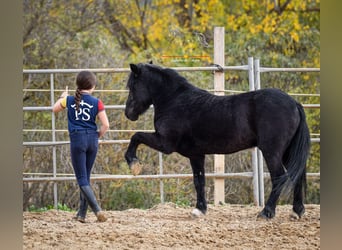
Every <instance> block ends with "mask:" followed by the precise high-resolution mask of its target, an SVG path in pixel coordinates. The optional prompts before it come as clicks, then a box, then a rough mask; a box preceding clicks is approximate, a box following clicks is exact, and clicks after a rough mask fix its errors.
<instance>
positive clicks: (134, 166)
mask: <svg viewBox="0 0 342 250" xmlns="http://www.w3.org/2000/svg"><path fill="white" fill-rule="evenodd" d="M129 167H130V169H131V172H132V174H133V175H134V176H135V175H138V174H140V173H141V170H142V164H141V163H140V162H139V160H138V159H136V160H133V161H132V162H131V164H129Z"/></svg>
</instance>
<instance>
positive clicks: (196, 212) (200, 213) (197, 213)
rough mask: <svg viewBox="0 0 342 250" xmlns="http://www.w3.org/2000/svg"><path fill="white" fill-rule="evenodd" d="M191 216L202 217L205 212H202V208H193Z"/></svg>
mask: <svg viewBox="0 0 342 250" xmlns="http://www.w3.org/2000/svg"><path fill="white" fill-rule="evenodd" d="M191 216H192V217H193V218H199V217H201V216H204V213H202V211H201V210H199V209H197V208H195V209H194V210H192V212H191Z"/></svg>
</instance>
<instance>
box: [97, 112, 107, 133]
mask: <svg viewBox="0 0 342 250" xmlns="http://www.w3.org/2000/svg"><path fill="white" fill-rule="evenodd" d="M97 116H98V118H99V119H100V122H101V127H100V131H99V137H101V136H103V135H104V134H105V133H106V132H107V130H108V129H109V121H108V117H107V113H106V111H105V110H102V111H100V112H99V113H98V114H97Z"/></svg>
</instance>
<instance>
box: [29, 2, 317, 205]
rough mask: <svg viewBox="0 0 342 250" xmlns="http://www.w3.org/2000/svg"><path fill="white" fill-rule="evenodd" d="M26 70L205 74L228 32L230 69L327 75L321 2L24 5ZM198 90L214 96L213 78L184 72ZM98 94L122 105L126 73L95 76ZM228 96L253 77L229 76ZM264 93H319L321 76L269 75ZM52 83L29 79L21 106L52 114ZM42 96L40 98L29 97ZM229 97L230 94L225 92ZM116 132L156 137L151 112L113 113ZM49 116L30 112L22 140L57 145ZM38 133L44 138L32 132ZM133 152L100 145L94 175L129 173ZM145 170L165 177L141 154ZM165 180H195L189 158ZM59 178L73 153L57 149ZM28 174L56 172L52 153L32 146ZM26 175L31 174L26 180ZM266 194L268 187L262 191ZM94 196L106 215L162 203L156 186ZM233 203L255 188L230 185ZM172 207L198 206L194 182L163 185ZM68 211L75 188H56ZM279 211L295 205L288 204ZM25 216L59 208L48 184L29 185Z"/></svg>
mask: <svg viewBox="0 0 342 250" xmlns="http://www.w3.org/2000/svg"><path fill="white" fill-rule="evenodd" d="M23 10H24V16H23V52H24V53H23V55H24V57H23V68H24V69H55V68H58V69H67V68H76V69H78V68H118V67H128V65H129V63H131V62H147V61H149V60H151V59H152V60H153V62H154V63H155V64H160V65H163V66H167V67H176V66H207V65H210V64H212V63H213V29H214V27H216V26H223V27H225V61H226V65H245V64H247V58H248V56H253V57H255V58H259V59H260V62H261V65H262V66H269V67H320V1H319V0H307V1H302V0H286V1H285V0H282V1H280V0H272V1H270V0H264V1H260V0H243V1H231V0H209V1H208V0H206V1H204V0H154V1H153V0H135V1H134V0H124V1H122V0H87V1H79V0H59V1H50V0H23ZM182 74H183V75H184V76H185V77H187V78H188V79H189V80H190V81H191V82H192V83H193V84H195V85H197V86H199V87H202V88H205V89H212V88H213V76H212V74H211V73H208V72H204V73H199V72H196V73H182ZM97 76H98V79H99V82H100V85H99V86H98V87H97V90H98V91H97V92H95V95H96V96H98V97H99V98H101V99H102V100H103V101H104V103H105V104H107V105H114V104H124V102H125V98H126V96H127V93H126V92H115V93H113V92H106V91H104V90H113V89H116V90H125V85H126V80H127V74H123V73H122V74H104V73H103V74H100V73H99V74H97ZM225 78H226V79H225V85H226V86H225V87H226V89H231V90H248V78H247V75H246V72H238V71H230V72H227V73H226V74H225ZM74 79H75V74H56V75H55V79H54V85H55V89H57V91H56V92H55V97H57V96H59V95H60V91H62V90H63V89H64V88H65V86H69V89H71V91H72V89H73V86H74ZM261 84H262V87H278V88H281V89H283V90H284V91H287V92H289V93H311V94H319V93H320V79H319V73H264V74H262V75H261ZM49 88H50V76H49V75H43V74H25V75H24V82H23V90H24V91H23V106H51V100H50V95H49V92H44V91H40V90H44V89H49ZM30 89H35V90H38V91H30ZM227 94H230V93H227ZM294 97H295V98H296V99H297V100H298V101H300V102H302V103H319V97H317V96H310V97H301V96H294ZM107 114H108V116H109V119H110V125H111V129H113V130H114V129H115V130H125V129H136V128H139V129H153V124H152V117H153V113H152V111H151V112H150V111H149V112H148V113H146V114H145V115H144V116H142V117H141V118H140V120H139V121H138V122H134V123H133V122H130V121H128V120H127V119H126V118H125V116H124V114H123V112H122V110H107ZM306 114H307V119H308V123H309V127H310V132H311V133H312V134H313V135H314V136H315V135H319V133H320V110H319V109H306ZM51 117H52V115H51V113H50V112H24V114H23V127H24V132H23V141H25V142H26V141H49V140H51V138H52V135H51V132H49V131H46V130H49V129H51V119H52V118H51ZM56 126H57V129H59V130H61V131H60V132H58V133H57V140H68V134H67V132H66V131H65V130H66V129H67V120H66V114H65V113H60V114H57V125H56ZM31 129H35V130H41V131H32V130H31ZM131 135H132V134H131V133H127V132H114V131H111V132H109V133H108V134H107V135H106V138H107V139H129V138H130V136H131ZM126 147H127V145H126V144H115V145H108V144H103V145H101V146H100V150H99V154H98V158H97V161H96V163H95V167H94V173H101V174H126V173H128V171H129V170H128V168H127V166H126V163H125V161H124V158H123V154H124V152H125V150H126ZM319 151H320V145H319V143H313V145H312V148H311V157H310V159H309V161H308V172H319V169H320V154H319ZM139 157H140V159H141V160H142V161H143V162H144V163H145V167H144V170H143V174H155V173H157V172H158V171H159V170H158V164H159V163H158V153H157V152H156V151H153V150H151V149H149V148H147V147H145V146H141V147H140V148H139ZM163 162H164V173H191V168H190V166H189V162H188V160H187V159H185V158H183V157H180V156H179V155H178V154H171V155H163ZM250 162H251V161H250V153H249V151H243V152H240V153H236V154H233V155H228V156H226V169H225V171H226V172H242V171H251V165H250ZM57 166H58V169H57V172H58V173H64V174H72V173H73V172H72V166H71V162H70V156H69V147H68V146H67V145H66V146H58V147H57ZM206 171H207V172H213V157H212V156H208V157H207V159H206ZM23 172H24V173H51V172H52V147H25V148H24V150H23ZM25 176H29V175H25ZM308 184H309V190H308V191H309V192H308V200H307V203H319V202H320V195H319V194H320V191H319V190H320V187H319V179H318V180H310V181H309V183H308ZM265 186H266V190H265V193H266V194H268V192H269V187H270V185H269V183H268V182H267V181H266V182H265ZM94 188H95V190H96V193H97V195H98V197H100V200H101V205H102V206H103V207H104V208H105V209H127V208H130V207H139V208H148V207H151V206H153V205H154V204H156V203H158V202H160V198H159V181H125V182H124V181H106V182H95V183H94ZM225 189H226V202H227V203H244V204H246V203H247V204H248V203H252V202H253V195H252V181H251V180H250V179H247V180H242V179H241V180H240V179H236V180H235V179H234V180H230V179H229V180H226V185H225ZM164 190H165V201H171V202H175V203H177V204H180V205H193V204H194V202H195V197H196V196H195V191H194V188H193V185H192V180H183V179H171V180H165V181H164ZM206 190H207V198H208V201H209V202H212V201H213V183H212V181H211V180H208V181H207V188H206ZM58 197H59V203H60V204H61V206H64V205H67V206H68V207H71V208H76V207H77V201H78V189H77V185H76V184H75V183H73V182H72V183H70V182H65V183H59V184H58ZM281 202H288V200H287V199H283V200H282V201H281ZM23 204H24V208H23V209H24V210H27V209H29V207H32V206H33V207H35V208H39V207H48V206H49V205H51V204H53V192H52V184H51V183H24V184H23Z"/></svg>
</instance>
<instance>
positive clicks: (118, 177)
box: [23, 172, 320, 182]
mask: <svg viewBox="0 0 342 250" xmlns="http://www.w3.org/2000/svg"><path fill="white" fill-rule="evenodd" d="M205 177H206V178H210V179H211V178H252V177H253V172H242V173H224V174H217V173H206V174H205ZM264 177H265V178H270V174H269V173H264ZM307 177H308V178H309V179H315V178H319V177H320V173H307ZM191 178H193V174H156V175H109V174H108V175H103V174H97V175H96V174H94V175H92V177H91V181H110V180H152V179H158V180H161V179H191ZM75 180H76V178H75V177H71V176H70V177H24V178H23V181H24V182H46V181H48V182H60V181H75Z"/></svg>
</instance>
